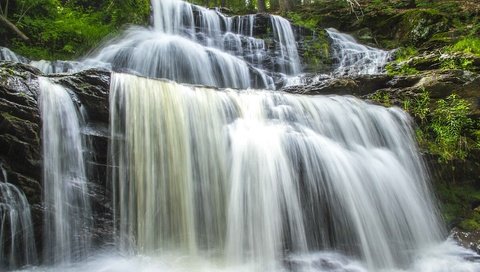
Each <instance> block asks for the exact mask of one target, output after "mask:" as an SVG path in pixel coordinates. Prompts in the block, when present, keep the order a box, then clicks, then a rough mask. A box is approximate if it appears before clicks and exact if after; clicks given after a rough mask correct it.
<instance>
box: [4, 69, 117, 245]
mask: <svg viewBox="0 0 480 272" xmlns="http://www.w3.org/2000/svg"><path fill="white" fill-rule="evenodd" d="M40 76H44V75H42V74H41V73H40V71H38V70H37V69H35V68H33V67H31V66H28V65H24V64H19V63H11V62H3V63H0V165H1V167H2V168H3V170H4V171H5V172H6V176H7V181H8V182H9V183H12V184H13V185H15V186H16V187H18V188H19V189H20V190H22V191H23V192H24V193H25V195H26V197H27V200H28V202H29V203H30V205H31V207H32V209H31V210H32V219H33V224H34V228H35V231H34V234H35V237H36V238H35V240H36V243H37V245H36V247H37V249H38V250H39V251H41V249H42V245H41V241H42V235H43V234H42V225H43V212H44V209H43V207H42V198H43V192H42V182H43V181H42V150H41V149H42V144H41V125H42V120H41V113H40V110H39V105H38V102H37V101H38V97H39V94H40V89H39V83H38V77H40ZM52 80H53V81H54V82H56V83H58V84H61V85H63V86H65V87H67V88H68V89H69V90H70V91H72V93H71V95H72V98H73V101H75V102H76V103H77V105H78V106H80V105H82V106H84V107H85V109H86V111H87V113H88V120H87V122H88V124H87V127H85V128H84V129H83V130H82V131H83V132H84V134H85V136H86V139H87V142H88V143H90V145H89V150H88V153H89V154H87V156H86V157H87V158H89V159H88V161H87V169H88V174H89V189H90V190H91V192H90V194H91V195H92V196H93V197H92V206H93V209H94V220H95V222H94V224H95V231H94V239H95V241H96V242H98V243H100V242H101V243H103V242H105V241H109V240H110V239H111V233H112V231H111V228H112V227H113V223H112V221H111V220H112V212H111V205H110V200H109V195H110V192H109V189H108V186H107V184H106V180H107V175H106V173H107V153H108V152H107V146H108V138H107V135H108V116H109V114H108V91H109V84H110V72H108V71H100V70H90V71H85V72H81V73H78V74H75V75H56V76H53V77H52ZM39 253H40V252H39Z"/></svg>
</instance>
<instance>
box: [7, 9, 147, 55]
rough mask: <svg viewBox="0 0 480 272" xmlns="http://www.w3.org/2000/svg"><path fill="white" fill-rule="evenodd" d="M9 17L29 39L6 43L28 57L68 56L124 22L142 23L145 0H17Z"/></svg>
mask: <svg viewBox="0 0 480 272" xmlns="http://www.w3.org/2000/svg"><path fill="white" fill-rule="evenodd" d="M16 4H17V5H16V6H15V9H13V10H12V11H11V12H10V13H11V20H13V21H15V22H16V25H17V26H18V27H19V28H21V29H22V30H23V31H24V32H25V33H26V34H27V36H29V37H30V38H31V42H29V43H25V42H24V41H21V40H17V39H13V40H11V41H10V42H11V44H9V45H8V46H9V47H12V49H13V50H14V51H16V52H18V53H20V54H22V55H24V56H26V57H28V58H32V59H70V58H74V57H78V56H80V55H83V54H85V52H86V51H88V50H90V49H91V48H93V47H94V46H96V45H97V44H98V43H99V42H100V41H102V40H103V39H104V38H105V37H106V36H108V35H111V34H115V32H117V31H118V29H119V27H120V26H121V25H123V24H125V23H142V22H143V23H144V22H146V21H147V20H148V16H149V8H150V6H149V0H100V1H90V0H68V1H60V0H18V2H17V3H16Z"/></svg>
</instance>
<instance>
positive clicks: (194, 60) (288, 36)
mask: <svg viewBox="0 0 480 272" xmlns="http://www.w3.org/2000/svg"><path fill="white" fill-rule="evenodd" d="M152 7H153V19H154V23H153V27H152V28H141V27H132V28H130V29H129V30H127V31H126V32H125V33H124V35H123V36H122V37H120V38H117V39H115V40H113V41H111V42H110V43H108V44H107V45H106V46H104V47H103V48H101V49H100V50H99V51H98V52H97V53H96V54H95V55H94V56H93V57H90V58H88V59H87V60H86V61H84V64H86V65H87V66H88V64H89V63H94V64H98V63H103V64H104V65H105V66H107V67H110V68H113V69H122V68H127V69H131V70H133V71H135V72H137V73H140V74H142V75H145V76H149V77H157V78H168V79H172V80H175V81H178V82H183V83H192V84H202V85H209V86H217V87H232V88H243V89H245V88H249V87H253V88H267V89H274V88H275V86H274V85H273V79H272V77H271V75H270V74H269V73H268V72H267V71H264V70H263V69H264V68H265V65H264V61H266V60H267V59H268V58H271V59H272V61H273V67H274V70H273V71H270V72H281V73H284V74H290V75H295V74H298V73H300V72H301V67H300V60H299V56H298V53H297V47H296V42H295V37H294V35H293V31H292V27H291V25H290V23H289V22H288V21H287V20H285V19H283V18H281V17H278V16H272V17H271V22H270V23H271V25H272V32H273V36H274V37H273V38H274V39H275V40H276V41H277V45H278V46H277V48H276V50H274V52H273V53H272V52H271V51H270V50H269V49H267V47H266V45H265V41H264V40H262V39H257V38H255V37H254V36H253V35H254V22H255V18H256V17H255V15H248V16H240V17H226V16H224V15H223V14H221V13H219V12H217V11H214V10H209V9H205V8H202V7H199V6H195V5H191V4H189V3H186V2H183V1H179V0H162V1H160V0H154V1H152Z"/></svg>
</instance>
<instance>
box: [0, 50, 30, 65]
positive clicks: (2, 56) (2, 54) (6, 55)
mask: <svg viewBox="0 0 480 272" xmlns="http://www.w3.org/2000/svg"><path fill="white" fill-rule="evenodd" d="M0 61H13V62H21V63H25V62H27V59H26V58H24V57H22V56H20V55H17V54H15V52H13V51H12V50H10V49H8V48H6V47H0Z"/></svg>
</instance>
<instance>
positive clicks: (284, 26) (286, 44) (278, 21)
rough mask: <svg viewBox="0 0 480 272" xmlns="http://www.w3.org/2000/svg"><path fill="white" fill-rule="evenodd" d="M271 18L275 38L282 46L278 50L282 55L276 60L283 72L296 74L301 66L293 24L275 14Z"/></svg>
mask: <svg viewBox="0 0 480 272" xmlns="http://www.w3.org/2000/svg"><path fill="white" fill-rule="evenodd" d="M271 20H272V25H273V32H274V33H275V39H277V40H278V46H279V47H280V48H279V50H278V52H279V53H280V56H277V58H275V61H276V62H279V63H277V65H279V66H280V67H281V68H280V71H281V72H283V73H285V74H289V75H296V74H298V73H300V72H301V67H300V58H299V56H298V52H297V46H296V44H295V43H296V42H295V36H294V35H293V31H292V26H291V25H290V22H289V21H287V20H286V19H285V18H282V17H280V16H276V15H273V16H272V17H271Z"/></svg>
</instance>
